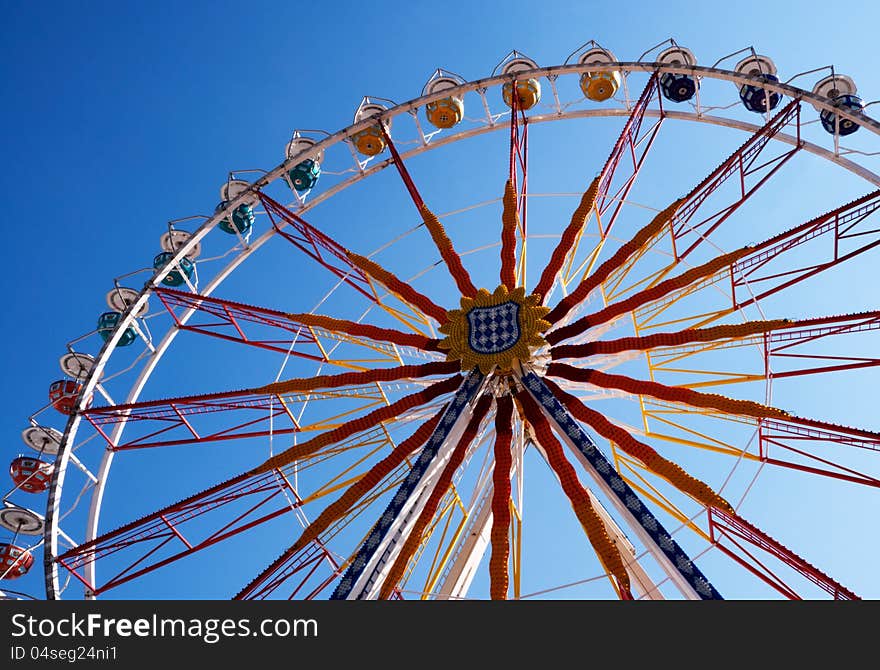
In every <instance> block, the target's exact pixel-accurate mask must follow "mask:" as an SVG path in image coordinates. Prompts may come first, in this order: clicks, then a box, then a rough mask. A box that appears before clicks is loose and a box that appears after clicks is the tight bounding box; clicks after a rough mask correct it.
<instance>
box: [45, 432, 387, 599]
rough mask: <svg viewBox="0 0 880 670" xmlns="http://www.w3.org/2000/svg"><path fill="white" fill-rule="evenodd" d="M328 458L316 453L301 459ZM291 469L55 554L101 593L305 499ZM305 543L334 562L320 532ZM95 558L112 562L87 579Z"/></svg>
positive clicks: (241, 482)
mask: <svg viewBox="0 0 880 670" xmlns="http://www.w3.org/2000/svg"><path fill="white" fill-rule="evenodd" d="M370 439H371V440H373V441H378V440H382V441H387V436H386V435H385V434H384V432H383V431H382V429H381V428H375V429H373V430H372V431H369V432H368V433H367V434H366V435H359V436H358V437H357V440H356V441H357V443H358V444H362V443H363V442H364V441H365V440H370ZM326 458H327V456H326V455H323V456H318V457H316V458H315V459H312V460H311V461H309V462H307V463H305V465H308V464H310V463H317V462H318V461H320V460H324V459H326ZM303 466H304V464H303V463H300V467H303ZM292 471H293V466H289V467H287V468H283V469H278V470H271V471H268V472H265V473H262V474H259V475H250V474H248V473H243V474H241V475H238V476H236V477H233V478H232V479H229V480H227V481H225V482H221V483H220V484H217V485H215V486H213V487H211V488H208V489H206V490H204V491H202V492H200V493H197V494H194V495H192V496H189V497H188V498H185V499H183V500H180V501H178V502H175V503H172V504H171V505H168V506H166V507H164V508H162V509H159V510H156V511H154V512H152V513H150V514H147V515H145V516H143V517H141V518H139V519H137V520H135V521H132V522H130V523H127V524H125V525H123V526H120V527H118V528H116V529H114V530H111V531H109V532H107V533H104V534H102V535H100V536H99V537H97V538H95V539H93V540H91V541H89V542H85V543H83V544H80V545H78V546H77V547H74V548H72V549H69V550H68V551H66V552H64V553H63V554H61V555H60V556H58V558H57V559H56V560H57V561H58V563H59V564H60V565H62V566H63V567H65V568H66V569H67V570H69V571H70V572H71V574H72V575H73V576H75V577H76V578H77V579H79V580H80V581H81V582H82V583H83V584H85V585H86V587H87V588H89V589H90V590H91V591H92V592H94V593H95V594H96V595H97V594H100V593H104V592H106V591H108V590H110V589H113V588H115V587H117V586H120V585H122V584H125V583H127V582H130V581H132V580H135V579H138V578H140V577H142V576H144V575H146V574H148V573H151V572H153V571H155V570H158V569H160V568H163V567H165V566H168V565H170V564H172V563H174V562H176V561H178V560H181V559H183V558H186V557H188V556H191V555H193V554H195V553H198V552H199V551H202V550H204V549H207V548H209V547H212V546H214V545H217V544H219V543H222V542H224V541H226V540H229V539H231V538H233V537H235V536H237V535H240V534H242V533H245V532H247V531H249V530H251V529H253V528H255V527H257V526H259V525H262V524H264V523H267V522H269V521H272V520H273V519H275V518H278V517H280V516H282V515H284V514H286V513H288V512H290V511H292V510H293V509H294V508H296V507H300V506H301V505H302V504H303V501H302V499H301V498H300V496H299V495H298V494H297V492H296V490H295V489H294V488H293V487H292V486H291V484H290V482H289V480H288V477H287V475H288V474H289V473H290V472H292ZM308 547H311V551H319V552H321V553H322V554H323V555H325V557H326V558H328V559H329V560H331V562H333V560H334V559H332V556H330V554H329V552H327V550H326V548H325V547H324V546H323V544H322V543H321V541H320V538H318V539H317V540H316V541H315V542H314V543H312V544H310V545H308V546H307V548H308ZM111 559H113V560H111ZM96 562H99V563H98V566H97V567H103V566H104V565H107V566H108V569H110V568H111V565H112V570H111V573H112V574H111V576H110V577H109V578H106V579H105V580H104V581H103V582H102V583H101V584H89V583H87V582H86V581H85V579H84V578H83V577H82V576H81V574H80V571H81V569H82V568H83V567H85V566H86V565H87V564H91V563H96ZM334 565H335V563H334ZM120 566H121V567H120Z"/></svg>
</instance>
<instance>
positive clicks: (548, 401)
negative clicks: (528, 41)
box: [0, 39, 880, 599]
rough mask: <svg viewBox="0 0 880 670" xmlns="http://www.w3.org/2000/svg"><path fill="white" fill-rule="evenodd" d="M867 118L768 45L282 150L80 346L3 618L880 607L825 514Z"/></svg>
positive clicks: (31, 492)
mask: <svg viewBox="0 0 880 670" xmlns="http://www.w3.org/2000/svg"><path fill="white" fill-rule="evenodd" d="M805 82H810V83H809V84H806V83H805ZM869 104H871V103H866V102H864V101H863V100H862V98H861V97H860V95H859V92H858V90H857V87H856V84H855V81H854V79H853V78H851V77H849V76H846V75H843V74H840V73H838V72H837V71H836V70H835V68H834V67H832V66H828V67H823V68H817V69H812V70H809V71H806V72H803V73H794V74H792V75H791V76H789V77H788V78H787V79H785V80H783V78H782V76H780V74H779V73H778V72H777V70H776V66H775V64H774V62H773V60H772V59H771V58H770V57H768V56H766V55H763V54H761V53H759V52H757V51H756V50H755V49H754V48H752V47H749V48H747V49H743V50H741V51H738V52H735V53H733V54H730V55H727V56H724V57H722V58H720V59H718V60H717V61H716V62H714V63H713V64H712V65H711V66H709V65H702V64H699V63H698V61H697V57H696V56H695V55H694V53H692V52H691V51H690V50H689V49H687V48H686V47H684V46H682V45H679V44H678V43H677V42H675V40H671V39H670V40H667V41H665V42H663V43H661V44H659V45H656V46H654V47H652V48H651V49H649V50H648V51H646V52H645V53H643V54H641V55H640V56H639V58H637V59H636V60H631V61H626V60H620V59H618V57H617V56H616V55H615V54H614V53H612V51H610V50H609V49H608V48H606V47H605V46H602V45H600V44H599V43H597V42H595V41H590V42H588V43H586V44H584V45H582V46H581V47H579V48H578V49H577V50H575V51H574V52H573V53H572V54H571V55H570V56H569V57H568V58H567V59H566V60H565V61H564V62H563V63H562V64H560V65H554V66H549V67H544V66H540V65H539V64H538V63H536V62H535V61H534V60H532V59H531V58H529V57H528V56H526V55H524V54H522V53H519V52H517V51H512V52H511V53H509V54H508V55H507V56H506V57H504V58H503V59H502V60H501V62H499V63H498V64H497V65H496V67H495V68H494V70H492V71H491V73H490V74H489V75H488V76H486V77H484V78H480V79H474V80H468V79H466V78H464V77H462V76H460V75H458V74H456V73H453V72H450V71H446V70H443V69H437V70H436V71H435V72H434V73H433V74H432V75H431V76H430V78H429V79H428V81H427V83H426V84H425V85H424V87H423V89H422V91H421V95H420V96H419V97H416V98H414V99H412V100H410V101H408V102H404V103H396V102H394V101H393V100H390V99H385V98H380V97H376V96H366V97H364V98H363V99H362V100H361V102H360V104H359V105H357V107H356V109H355V112H354V118H353V123H352V124H351V125H349V126H348V127H346V128H344V129H342V130H339V131H337V132H334V133H328V132H324V131H318V130H303V129H300V130H296V131H294V132H293V133H292V136H291V137H290V138H289V141H288V142H287V143H286V145H285V146H283V147H282V149H283V152H282V151H279V153H280V154H282V155H283V161H282V162H281V163H280V164H279V165H278V166H277V167H274V168H272V169H270V170H253V169H246V170H233V171H232V172H230V173H229V174H228V176H227V178H226V179H225V181H223V183H222V185H221V187H220V193H219V204H217V205H216V207H213V204H214V203H211V205H212V207H213V212H212V213H211V214H208V215H199V216H187V217H184V218H181V219H177V220H174V221H171V222H168V224H167V227H166V228H165V229H164V230H163V231H162V233H161V235H158V236H157V237H158V238H159V239H158V245H157V249H154V250H150V251H148V252H145V253H144V254H143V256H144V259H143V260H138V259H132V264H133V265H137V264H138V263H142V264H145V265H146V267H140V268H138V269H136V270H134V271H132V272H131V273H128V274H126V275H124V276H122V277H117V278H115V279H113V281H112V286H111V288H110V290H109V292H108V293H107V296H106V303H107V304H106V308H105V309H103V310H102V311H100V313H99V314H98V316H97V317H96V321H95V326H94V328H90V329H89V331H88V332H87V333H86V334H84V335H82V336H79V337H76V338H75V339H73V340H71V341H70V342H69V343H68V344H67V347H66V351H65V353H64V355H63V356H62V357H61V359H60V364H61V369H62V372H63V377H62V378H59V379H58V380H56V381H52V382H51V383H50V386H49V403H48V404H47V405H45V406H44V407H42V408H40V409H39V410H37V411H36V412H34V414H33V415H32V416H31V417H28V424H27V427H26V428H25V430H24V431H23V433H22V437H23V440H24V442H25V444H26V445H27V447H28V448H29V450H28V451H27V453H24V454H20V455H18V456H14V457H13V460H12V465H11V467H10V473H11V476H12V480H13V487H12V490H10V491H9V492H8V493H7V495H6V496H5V497H4V501H3V502H4V504H3V508H2V510H0V524H2V531H3V532H4V533H5V534H6V535H5V536H4V538H3V539H2V540H0V566H2V567H0V576H2V580H3V581H2V582H0V588H3V591H4V592H6V593H7V594H8V597H23V595H21V594H20V593H19V592H18V589H19V588H21V589H24V587H22V586H19V585H24V584H27V585H28V588H29V590H30V591H33V587H32V585H33V584H36V583H37V582H36V581H35V580H36V579H37V577H36V576H37V575H40V576H41V577H44V579H45V594H46V597H47V598H50V599H57V598H82V597H85V598H138V597H154V598H184V599H185V598H224V597H234V598H239V599H266V598H331V599H376V598H382V599H463V598H493V599H505V598H510V599H514V598H519V599H528V598H541V597H552V598H591V599H592V598H603V597H609V598H620V599H664V598H667V599H669V598H671V599H717V598H777V597H785V598H820V597H830V598H835V599H855V598H859V597H875V596H878V595H880V592H878V591H877V590H876V589H875V592H874V593H870V588H871V586H872V585H871V584H863V583H859V584H857V585H854V584H851V583H850V581H849V580H848V579H847V577H848V576H852V575H855V574H857V569H858V568H859V567H863V566H864V565H865V564H866V563H867V562H869V561H870V558H869V556H870V554H868V553H867V551H866V548H867V547H868V542H869V540H868V539H866V538H865V537H864V535H865V533H864V532H862V533H857V532H850V531H847V530H845V528H848V526H845V525H843V522H841V529H844V530H841V532H840V533H837V534H835V532H834V529H833V528H830V527H829V526H828V524H827V521H822V520H818V517H817V516H816V515H818V514H820V513H822V512H823V510H824V511H825V512H827V513H828V514H829V517H827V518H832V517H833V518H843V516H844V515H845V516H846V518H847V519H849V522H850V523H855V524H860V523H862V520H867V515H868V512H867V509H868V508H867V507H865V506H866V505H871V504H873V505H876V500H877V498H876V496H877V495H878V493H877V489H878V486H880V475H878V472H880V469H878V467H877V466H878V463H877V456H878V455H877V451H878V448H880V426H878V425H876V423H875V424H874V425H868V424H870V421H867V422H866V421H864V412H860V408H863V407H864V403H865V402H866V401H867V400H866V397H865V396H866V394H865V393H864V390H863V388H862V386H861V385H860V384H862V383H863V382H864V380H865V379H868V377H865V376H859V375H870V374H871V373H872V371H873V368H875V367H877V365H878V363H880V358H878V357H876V356H872V354H871V352H872V351H873V346H872V345H873V344H874V343H875V341H876V339H875V338H876V337H877V335H878V333H877V331H878V329H880V310H876V311H871V310H869V309H868V310H866V309H865V308H864V306H862V305H860V304H859V301H858V297H859V292H858V290H857V287H856V285H855V284H854V283H853V282H854V279H853V278H854V277H859V276H862V277H863V276H865V273H867V272H869V271H871V269H872V265H871V264H875V263H876V260H875V257H876V253H877V252H876V251H875V250H874V247H876V246H877V245H878V244H880V227H878V226H877V225H876V222H875V221H874V217H873V216H872V215H873V214H874V213H875V212H876V211H877V210H878V209H880V175H878V172H880V169H878V168H880V166H878V165H877V163H880V123H878V122H877V121H875V120H873V119H872V118H871V117H870V116H869V114H868V113H867V112H866V108H867V107H868V105H869ZM530 136H531V141H530ZM561 166H564V167H565V168H566V169H564V170H563V169H562V167H561ZM805 172H809V173H810V174H811V175H814V174H816V173H817V172H818V173H819V174H821V175H828V177H827V180H826V181H825V182H823V183H827V184H828V187H827V191H828V193H825V192H802V191H801V190H800V189H799V188H798V186H799V184H802V181H801V177H800V175H802V174H804V173H805ZM844 192H845V193H847V195H846V196H845V197H840V195H839V194H840V193H844ZM851 193H856V194H857V195H852V196H850V194H851ZM816 203H824V204H821V205H820V206H818V207H817V206H816ZM847 287H849V288H847ZM825 292H829V293H832V294H833V305H834V306H833V308H832V309H830V310H826V309H824V308H823V307H824V303H826V302H830V301H831V298H829V297H827V296H825ZM823 296H824V297H823ZM853 380H856V381H855V382H854V381H853ZM860 380H861V381H860ZM860 389H862V390H860ZM777 399H784V400H785V401H786V404H785V405H782V404H777V402H776V400H777ZM795 402H797V403H803V406H804V407H805V408H806V409H801V405H799V404H791V403H795ZM826 410H827V411H826ZM849 412H851V413H849ZM848 417H852V418H848ZM833 496H838V497H836V498H832V497H833ZM832 499H833V500H837V501H839V503H832V502H831V500H832ZM834 504H839V505H841V506H843V507H844V508H845V509H841V510H840V511H829V508H831V507H833V506H834ZM829 544H835V546H837V547H838V551H839V553H840V554H845V555H846V556H847V557H849V560H850V561H851V562H850V565H851V566H852V570H851V574H843V575H839V574H835V572H834V571H833V570H831V569H828V568H826V567H825V566H824V565H823V563H822V561H820V560H818V558H816V554H822V555H827V549H828V545H829ZM40 556H42V568H43V570H42V572H41V571H40V566H39V564H38V558H39V557H40ZM844 572H845V573H847V572H849V570H848V569H844ZM29 580H30V581H29ZM7 585H8V586H9V589H15V591H10V590H9V589H7V588H5V586H7ZM874 586H876V585H874Z"/></svg>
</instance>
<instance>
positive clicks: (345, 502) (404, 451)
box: [243, 410, 444, 592]
mask: <svg viewBox="0 0 880 670" xmlns="http://www.w3.org/2000/svg"><path fill="white" fill-rule="evenodd" d="M443 412H444V410H440V411H439V412H438V413H437V414H435V415H434V416H433V417H431V418H430V419H429V420H428V421H426V422H425V423H423V424H422V425H421V426H419V427H418V429H417V430H416V431H415V432H414V433H413V434H412V435H410V436H409V437H408V438H407V439H405V440H404V441H403V442H401V443H400V444H398V445H397V446H396V447H395V448H394V449H392V451H391V453H390V454H388V455H387V456H386V457H385V458H383V459H382V460H381V461H379V462H378V463H376V464H375V465H374V466H373V467H372V468H370V469H369V470H368V471H367V472H366V473H365V474H364V475H363V476H362V477H361V478H360V479H358V480H357V481H356V482H355V483H354V484H352V485H351V486H350V487H348V489H346V491H345V493H343V494H342V495H341V496H340V497H339V498H338V499H337V500H336V501H334V502H333V503H331V504H330V505H328V506H327V507H326V508H325V509H324V511H323V512H321V514H320V515H318V517H317V518H316V519H315V520H314V521H312V522H311V523H310V524H309V525H308V526H306V527H305V528H304V529H303V532H302V534H301V535H300V536H299V538H298V539H297V540H296V542H294V543H293V544H292V545H291V546H290V548H289V549H288V550H287V551H285V552H284V553H283V554H282V555H281V556H279V557H278V558H277V559H276V560H275V561H274V562H273V563H272V564H271V565H270V566H269V567H268V568H266V569H265V570H263V572H261V573H260V575H259V576H258V577H257V578H256V579H254V580H253V581H252V582H251V584H249V585H248V586H247V587H245V588H244V589H243V592H246V591H248V590H250V587H251V585H253V584H259V583H260V582H262V581H263V579H264V578H265V576H266V575H271V574H272V573H274V572H275V571H276V570H277V569H278V567H279V566H281V565H283V564H284V563H285V562H286V561H287V560H288V559H289V558H290V557H291V556H293V555H294V554H296V553H297V552H298V551H300V550H301V549H303V547H305V546H306V545H308V544H309V543H310V542H313V541H314V540H316V539H317V538H318V537H319V536H320V535H321V533H323V532H324V531H325V530H327V528H329V527H330V526H331V525H332V524H333V523H334V522H336V521H337V520H338V519H341V518H342V517H343V516H344V515H345V514H346V513H347V512H348V511H349V510H350V509H351V508H352V507H353V506H354V505H355V504H356V503H357V502H358V501H359V500H360V499H361V498H363V497H364V496H365V495H366V494H367V493H369V492H370V491H371V490H373V489H374V488H375V487H376V486H377V485H378V484H379V482H381V481H382V480H383V479H384V478H385V477H386V476H388V474H389V473H391V472H392V471H393V470H394V469H395V468H396V467H397V466H398V465H400V464H401V463H403V460H404V459H405V458H406V457H407V456H409V455H410V454H411V453H413V452H414V451H415V450H416V449H418V448H419V447H420V446H422V445H423V444H424V443H425V442H426V441H427V440H428V438H429V437H431V433H433V432H434V429H435V428H436V427H437V424H438V423H439V421H440V418H441V417H442V416H443Z"/></svg>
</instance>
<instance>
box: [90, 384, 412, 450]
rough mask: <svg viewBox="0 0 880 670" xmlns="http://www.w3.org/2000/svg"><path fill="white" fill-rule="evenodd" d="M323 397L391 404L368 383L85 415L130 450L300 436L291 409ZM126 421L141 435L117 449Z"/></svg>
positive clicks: (234, 394)
mask: <svg viewBox="0 0 880 670" xmlns="http://www.w3.org/2000/svg"><path fill="white" fill-rule="evenodd" d="M395 384H400V382H395ZM391 388H393V387H386V390H389V389H391ZM318 398H334V399H338V400H345V399H346V398H348V399H352V398H356V399H360V400H361V401H366V402H367V403H368V404H369V406H373V405H379V404H383V403H384V402H385V397H384V395H383V393H382V390H381V389H380V388H379V387H378V386H377V385H376V384H367V385H364V386H358V387H346V388H341V389H322V390H318V391H307V392H302V393H294V394H278V393H269V394H266V393H263V394H257V393H254V392H253V391H251V390H244V391H227V392H224V393H213V394H206V395H201V396H188V397H181V398H170V399H163V400H149V401H144V402H137V403H129V404H123V405H110V406H107V407H92V408H89V409H90V411H89V413H88V414H83V416H84V417H85V418H86V420H87V421H89V423H90V424H91V425H92V426H94V428H95V430H97V432H98V433H99V434H100V435H101V436H102V437H103V438H104V439H105V440H106V441H107V444H108V445H109V446H110V447H111V448H112V449H114V450H116V451H125V450H129V449H146V448H154V447H167V446H177V445H184V444H203V443H207V442H217V441H225V440H236V439H244V438H253V437H267V436H269V435H289V434H292V433H297V432H300V430H301V427H300V425H299V423H298V421H297V419H296V417H295V416H294V415H293V413H292V411H291V407H290V406H291V405H292V404H297V403H305V402H308V401H311V400H315V399H318ZM352 409H355V408H354V407H352ZM233 413H234V416H236V417H242V415H244V416H243V420H239V421H237V422H234V421H233V420H232V418H231V417H232V416H233ZM121 422H127V424H128V433H131V432H134V431H135V429H139V431H138V432H139V433H140V434H138V435H135V436H133V437H132V436H130V435H129V436H127V438H126V440H125V441H124V442H121V443H119V444H113V441H112V437H111V435H110V431H109V427H111V426H113V425H115V424H118V423H121Z"/></svg>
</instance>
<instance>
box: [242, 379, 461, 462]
mask: <svg viewBox="0 0 880 670" xmlns="http://www.w3.org/2000/svg"><path fill="white" fill-rule="evenodd" d="M461 380H462V378H461V376H460V375H454V376H452V377H449V378H448V379H445V380H444V381H441V382H437V383H435V384H432V385H431V386H428V387H427V388H425V389H423V390H421V391H417V392H416V393H412V394H410V395H408V396H404V397H403V398H401V399H400V400H397V401H395V402H393V403H391V404H390V405H386V406H385V407H380V408H379V409H375V410H373V411H372V412H369V413H367V414H365V415H364V416H361V417H358V418H357V419H354V420H352V421H348V422H347V423H345V424H343V425H341V426H339V427H338V428H334V429H333V430H329V431H326V432H324V433H321V434H320V435H317V436H316V437H313V438H312V439H311V440H307V441H305V442H301V443H300V444H296V445H294V446H292V447H290V448H289V449H286V450H284V451H282V452H281V453H279V454H276V455H275V456H272V457H271V458H269V459H268V460H267V461H266V462H264V463H263V464H262V465H260V466H258V467H257V468H255V469H254V470H253V471H252V474H259V473H261V472H265V471H267V470H272V469H275V468H279V467H281V466H283V465H287V464H288V463H292V462H294V461H297V460H300V459H302V458H305V457H306V456H309V455H310V454H313V453H315V452H316V451H318V450H319V449H322V448H323V447H325V446H327V445H328V444H333V443H334V442H339V441H340V440H343V439H345V438H346V437H349V436H351V435H353V434H355V433H359V432H361V431H364V430H367V429H368V428H372V427H373V426H375V425H378V424H380V423H382V422H383V421H387V420H388V419H391V418H394V417H397V416H400V415H401V414H403V413H404V412H407V411H409V410H411V409H413V408H415V407H418V406H419V405H424V404H425V403H427V402H430V401H431V400H434V399H435V398H438V397H439V396H441V395H443V394H444V393H449V392H451V391H454V390H455V389H456V388H458V387H459V386H460V385H461Z"/></svg>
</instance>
